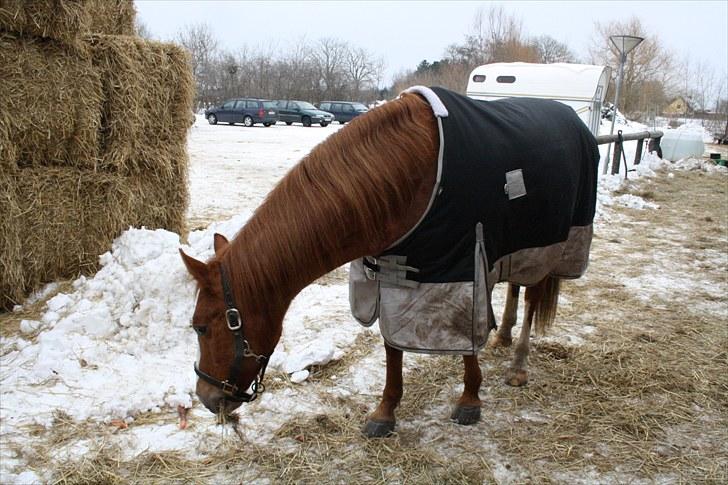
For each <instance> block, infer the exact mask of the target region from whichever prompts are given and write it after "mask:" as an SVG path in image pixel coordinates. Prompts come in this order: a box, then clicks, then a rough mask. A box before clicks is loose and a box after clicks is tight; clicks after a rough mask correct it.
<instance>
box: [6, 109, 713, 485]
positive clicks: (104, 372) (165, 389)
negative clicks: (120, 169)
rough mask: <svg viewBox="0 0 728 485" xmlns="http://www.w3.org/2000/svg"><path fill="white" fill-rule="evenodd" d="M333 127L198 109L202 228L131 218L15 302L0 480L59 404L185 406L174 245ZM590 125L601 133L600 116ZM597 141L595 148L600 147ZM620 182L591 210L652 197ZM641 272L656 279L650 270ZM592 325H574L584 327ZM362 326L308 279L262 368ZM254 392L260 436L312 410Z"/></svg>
mask: <svg viewBox="0 0 728 485" xmlns="http://www.w3.org/2000/svg"><path fill="white" fill-rule="evenodd" d="M339 128H340V127H339V126H337V125H333V126H329V127H326V128H320V127H311V128H303V127H286V126H284V125H276V126H273V127H270V128H263V127H254V128H248V129H246V128H243V127H240V126H209V125H207V123H206V121H204V119H203V118H202V117H201V116H198V117H197V122H196V123H195V125H194V126H193V127H192V129H191V133H190V141H189V153H190V160H191V169H190V187H191V204H190V208H189V214H188V216H189V219H190V220H191V221H196V222H197V223H198V225H202V226H203V227H204V228H203V229H200V230H196V231H192V232H191V233H190V234H189V237H188V240H187V242H186V243H184V242H183V241H181V240H180V237H179V235H178V234H174V233H171V232H168V231H164V230H148V229H145V228H130V229H129V230H128V231H126V232H124V233H123V234H122V235H121V236H120V237H119V238H118V239H116V240H115V241H114V242H113V245H112V248H111V251H109V252H107V253H104V254H102V255H100V256H99V262H100V264H101V269H100V270H99V271H98V273H96V274H95V275H94V276H92V277H88V278H87V277H81V278H79V279H77V280H76V281H74V282H73V285H72V291H69V292H68V293H58V288H59V285H57V284H55V283H54V284H51V285H48V286H47V287H46V288H44V290H43V291H41V292H39V293H38V294H36V295H34V296H33V297H31V298H30V299H29V300H28V302H27V303H26V305H29V304H32V303H33V302H35V301H43V300H44V299H46V298H48V297H49V296H51V295H53V296H52V297H51V298H49V299H47V301H46V303H45V310H44V312H43V314H42V315H41V316H40V318H39V319H38V320H27V319H26V320H23V321H22V322H21V323H20V331H21V335H19V336H17V337H11V338H3V339H2V341H1V342H0V343H1V345H2V350H3V352H2V353H3V355H2V356H1V357H0V387H1V389H2V401H1V402H0V438H1V440H2V443H3V452H2V455H0V457H2V460H1V461H0V474H2V477H3V481H8V482H11V483H12V482H14V483H33V482H38V481H42V480H41V477H39V476H38V475H36V474H35V473H33V472H31V471H27V470H25V469H24V466H25V464H24V462H23V461H22V460H20V459H19V458H17V457H14V455H12V453H10V452H8V451H7V450H8V445H10V444H17V445H19V446H21V447H22V446H27V445H28V444H29V443H30V441H29V437H28V436H27V433H26V432H25V431H24V427H25V426H27V425H29V424H40V425H42V426H46V427H49V426H51V425H52V421H53V415H54V412H56V411H57V410H59V409H60V410H63V411H64V412H66V413H68V415H69V416H70V417H71V418H73V419H75V420H78V421H83V420H86V419H89V420H92V421H97V422H102V423H109V422H110V421H111V420H113V419H122V420H125V421H127V422H132V421H133V419H134V416H137V415H139V414H140V413H143V412H146V411H153V412H159V411H160V410H167V411H168V412H169V413H174V412H175V410H176V407H177V406H184V407H192V406H193V405H195V403H196V398H195V396H194V388H195V381H196V377H195V374H194V373H193V372H192V363H193V361H194V356H195V354H196V351H197V343H196V337H195V334H194V332H192V331H191V329H190V320H191V315H192V311H193V307H194V292H195V284H194V282H193V281H192V279H191V278H190V277H189V275H188V273H187V271H186V270H185V268H184V265H183V264H182V261H181V259H180V256H179V253H178V249H179V248H183V250H184V251H185V252H186V253H187V254H189V255H191V256H193V257H195V258H198V259H202V260H205V259H207V258H209V257H210V256H211V255H212V254H213V248H212V241H213V234H214V233H215V232H220V233H222V234H224V235H226V236H228V237H229V238H232V237H234V235H235V233H236V232H237V231H238V230H239V228H240V227H241V226H242V225H243V224H244V223H245V222H246V221H247V219H248V218H249V217H250V215H251V214H252V211H253V210H254V209H255V207H256V206H257V205H258V204H260V203H261V202H262V200H263V198H264V197H265V195H266V194H267V193H268V191H269V190H270V189H271V188H272V187H273V185H274V184H275V183H276V181H277V180H279V179H280V178H281V177H282V176H283V175H284V174H285V172H286V171H287V170H288V169H290V167H292V166H293V165H294V164H295V163H296V162H298V161H299V160H300V159H301V158H302V157H303V156H305V155H306V153H308V152H309V151H310V149H311V148H313V147H314V146H315V145H316V144H317V143H319V142H321V141H323V140H324V139H325V138H326V137H327V136H329V135H330V134H331V133H333V132H334V131H336V130H337V129H339ZM602 129H603V130H606V131H607V132H608V130H609V124H608V122H604V123H603V124H602ZM617 129H622V130H623V131H624V132H628V131H643V130H645V126H644V125H639V124H636V123H630V122H626V121H625V122H624V123H621V122H620V123H618V124H617V126H616V127H615V132H616V130H617ZM635 147H636V142H627V143H625V152H626V153H625V154H626V157H627V161H628V164H629V166H630V168H631V169H632V168H634V169H635V170H636V171H634V172H629V177H630V179H634V178H638V177H645V176H647V177H649V176H654V175H655V173H656V172H657V171H661V170H665V169H668V168H678V169H684V170H693V169H704V170H725V168H724V167H717V168H707V166H706V165H705V164H704V163H703V162H702V161H698V160H688V161H683V162H680V163H678V164H670V163H668V162H664V161H662V160H660V159H659V158H657V157H656V156H655V155H651V154H647V155H645V157H644V159H643V161H642V163H641V164H640V165H638V166H633V164H632V161H633V160H634V152H635ZM600 150H601V151H602V155H603V156H604V155H606V146H601V147H600ZM603 163H604V162H603ZM600 174H601V168H600ZM624 186H625V180H624V174H623V173H622V174H619V175H606V176H603V177H602V176H600V184H599V194H598V203H599V209H598V217H602V218H603V217H608V214H607V211H606V210H605V209H604V208H605V207H608V206H611V205H622V206H627V207H632V208H635V209H640V210H655V209H657V208H658V206H657V205H656V204H653V203H650V202H648V201H645V200H643V199H642V198H640V197H638V196H637V195H633V194H622V195H618V196H615V195H614V192H615V191H616V190H619V189H622V188H623V187H624ZM647 283H649V284H654V285H656V286H661V287H663V288H664V287H668V286H669V285H667V283H666V282H663V281H655V282H647ZM647 283H646V282H645V281H644V280H643V281H640V282H639V284H640V285H645V284H647ZM635 284H638V283H636V282H635ZM16 310H20V308H17V309H16ZM332 322H336V323H335V325H332V324H331V323H332ZM591 330H593V328H591V327H587V328H585V329H584V332H583V334H587V333H589V332H590V331H591ZM362 332H369V330H366V329H363V328H362V327H360V326H359V325H358V324H357V323H356V322H355V321H354V320H353V318H352V317H351V316H350V315H349V308H348V286H347V284H346V282H345V281H340V282H335V283H333V284H332V283H328V284H323V283H321V284H319V283H314V284H312V285H310V286H309V287H307V288H306V289H304V290H303V291H302V292H301V294H300V295H299V296H298V297H297V298H296V299H295V300H294V301H293V303H292V304H291V307H290V309H289V311H288V314H287V315H286V318H285V321H284V331H283V335H282V338H281V340H280V343H279V344H278V346H277V347H276V350H275V352H274V354H273V356H272V358H271V361H270V364H269V377H268V378H269V379H273V380H275V379H280V378H281V377H280V373H284V374H287V375H288V379H290V381H291V382H293V383H296V384H298V385H300V386H306V380H307V379H308V378H309V370H308V369H309V368H310V366H312V365H323V364H326V363H327V362H330V361H332V360H334V359H338V358H340V357H341V356H342V355H343V354H344V351H345V349H346V348H347V347H348V346H350V345H351V343H352V342H353V341H354V339H355V338H356V337H357V336H358V335H359V334H360V333H362ZM573 338H574V341H573V342H571V343H572V344H579V343H580V342H581V341H582V339H581V338H580V337H579V336H573ZM383 366H384V359H383V356H382V355H380V354H376V355H370V356H366V357H364V358H363V359H362V361H361V362H360V363H359V365H358V368H357V369H358V372H357V373H353V374H350V375H345V376H341V377H340V378H338V386H337V389H336V393H338V394H340V395H346V394H350V393H362V394H377V393H379V392H380V390H381V377H382V375H383V371H382V369H383ZM276 373H279V374H278V375H276ZM260 403H261V404H260V406H259V407H257V408H256V411H255V413H256V416H252V415H251V414H250V413H241V422H242V424H243V426H242V429H244V430H246V431H245V432H246V435H248V438H250V439H254V440H265V439H266V437H269V436H270V435H271V434H272V433H273V432H274V431H275V429H276V427H277V426H280V424H281V423H282V422H284V419H285V416H290V415H291V414H293V413H296V412H310V411H312V410H319V411H320V409H321V408H325V405H324V404H322V403H321V402H320V401H319V400H318V398H317V397H315V396H310V395H308V396H307V399H305V400H302V399H300V398H298V397H297V394H296V392H295V391H294V390H291V389H289V388H283V389H281V390H278V391H270V392H267V393H266V394H264V395H263V396H262V397H261V399H260ZM197 409H198V408H197V407H195V408H193V411H192V412H191V418H196V419H198V420H200V421H201V422H202V424H200V425H199V428H198V429H202V430H205V429H209V428H212V427H214V423H213V422H212V420H211V418H209V417H207V415H208V414H209V413H207V412H206V411H204V410H202V411H200V413H197V412H196V410H197ZM261 414H264V415H265V419H261V418H260V416H261ZM202 416H205V418H203V417H202ZM205 419H207V421H205ZM125 439H126V440H127V446H126V447H125V449H126V450H127V453H128V454H129V455H130V456H134V454H136V453H140V452H142V451H145V450H155V451H163V450H171V449H183V448H185V449H193V448H194V446H195V445H194V439H193V438H192V437H191V435H190V434H189V433H186V432H184V431H181V430H179V429H177V427H176V426H175V425H161V426H160V425H156V426H148V427H141V428H135V430H134V432H133V433H130V434H128V435H127V437H126V438H125ZM83 449H84V447H83V446H81V444H78V446H76V447H75V448H69V449H67V450H66V451H67V452H69V453H71V454H76V456H81V455H82V454H83ZM69 450H70V451H69ZM73 450H75V451H73ZM501 472H502V473H503V475H504V476H507V475H509V474H510V475H509V476H512V471H506V470H496V475H497V476H500V475H501Z"/></svg>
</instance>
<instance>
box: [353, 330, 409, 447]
mask: <svg viewBox="0 0 728 485" xmlns="http://www.w3.org/2000/svg"><path fill="white" fill-rule="evenodd" d="M384 349H385V351H386V352H387V380H386V382H385V384H384V391H383V392H382V401H381V402H380V403H379V406H377V409H375V410H374V412H373V413H372V414H370V415H369V417H368V418H367V422H366V423H365V424H364V429H362V432H363V433H364V435H365V436H366V437H368V438H383V437H385V436H389V435H390V434H392V432H394V424H395V418H394V409H395V408H396V407H397V405H399V401H400V400H401V399H402V351H401V350H397V349H395V348H393V347H390V346H389V345H387V344H386V343H385V344H384Z"/></svg>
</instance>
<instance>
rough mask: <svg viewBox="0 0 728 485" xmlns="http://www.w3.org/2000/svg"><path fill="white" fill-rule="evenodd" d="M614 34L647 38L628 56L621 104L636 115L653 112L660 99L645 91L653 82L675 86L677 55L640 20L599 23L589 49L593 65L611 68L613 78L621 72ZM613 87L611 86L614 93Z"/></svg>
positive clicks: (610, 95) (634, 18) (595, 25)
mask: <svg viewBox="0 0 728 485" xmlns="http://www.w3.org/2000/svg"><path fill="white" fill-rule="evenodd" d="M611 35H635V36H639V37H642V38H644V39H645V40H644V41H643V42H642V43H641V44H640V45H639V46H638V47H637V48H636V49H634V50H633V51H632V52H631V53H630V54H629V55H628V56H627V62H626V64H625V66H624V80H623V84H622V89H621V93H620V95H621V99H620V100H619V101H618V104H619V107H620V109H621V110H622V111H624V112H625V113H629V114H631V115H635V116H638V115H639V113H645V112H649V111H653V110H654V109H655V108H656V104H657V103H658V102H659V101H660V100H657V99H651V98H647V97H645V96H644V93H643V92H642V90H643V87H644V86H645V85H646V83H650V82H657V83H661V84H662V85H663V86H670V85H671V83H672V82H673V81H674V79H675V70H674V67H675V66H674V63H673V55H672V54H671V53H670V52H669V51H668V50H666V49H664V48H663V47H662V45H661V43H660V42H659V40H658V38H657V36H652V35H650V34H649V33H648V32H646V30H645V28H644V27H643V26H642V23H641V22H640V20H639V18H638V17H632V18H630V19H628V20H627V21H624V22H619V21H612V22H608V23H605V24H602V23H599V22H596V23H595V24H594V35H593V37H592V40H591V44H590V46H589V55H590V57H591V62H592V63H593V64H599V65H607V66H611V67H612V75H613V76H615V77H616V76H617V73H618V71H619V53H618V52H617V51H616V49H614V47H613V46H612V44H611V42H610V41H609V37H610V36H611ZM612 84H614V83H612ZM613 87H614V86H610V91H611V89H613ZM607 96H608V99H612V98H611V97H613V96H614V94H613V92H611V93H607Z"/></svg>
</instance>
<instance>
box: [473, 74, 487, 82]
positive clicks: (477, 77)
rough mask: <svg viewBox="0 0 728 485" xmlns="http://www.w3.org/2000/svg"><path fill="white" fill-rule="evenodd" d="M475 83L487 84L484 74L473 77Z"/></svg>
mask: <svg viewBox="0 0 728 485" xmlns="http://www.w3.org/2000/svg"><path fill="white" fill-rule="evenodd" d="M473 82H474V83H482V82H485V75H483V74H476V75H475V76H473Z"/></svg>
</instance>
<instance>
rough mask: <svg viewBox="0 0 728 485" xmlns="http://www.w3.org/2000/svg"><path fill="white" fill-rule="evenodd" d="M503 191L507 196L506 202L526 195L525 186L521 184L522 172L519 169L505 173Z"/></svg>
mask: <svg viewBox="0 0 728 485" xmlns="http://www.w3.org/2000/svg"><path fill="white" fill-rule="evenodd" d="M505 191H506V194H507V195H508V200H513V199H517V198H519V197H523V196H524V195H526V184H525V183H524V182H523V172H522V171H521V169H520V168H519V169H518V170H511V171H510V172H506V186H505Z"/></svg>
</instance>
